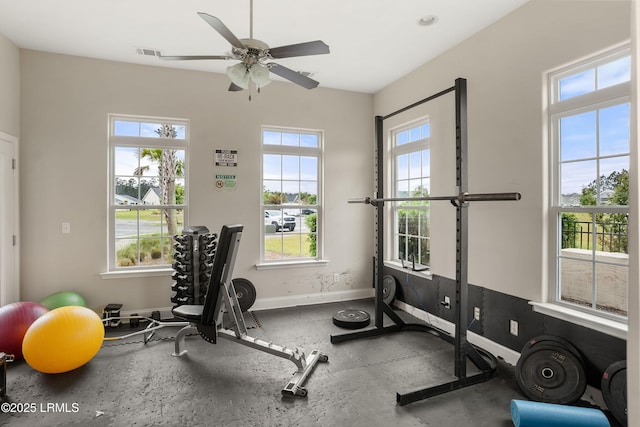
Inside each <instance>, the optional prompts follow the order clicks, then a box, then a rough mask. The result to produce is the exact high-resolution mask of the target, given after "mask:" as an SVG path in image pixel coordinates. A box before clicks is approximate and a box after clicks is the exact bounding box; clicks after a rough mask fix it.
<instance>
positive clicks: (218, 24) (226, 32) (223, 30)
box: [198, 12, 246, 49]
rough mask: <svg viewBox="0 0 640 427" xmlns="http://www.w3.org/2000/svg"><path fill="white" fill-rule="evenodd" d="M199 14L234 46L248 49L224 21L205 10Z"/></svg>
mask: <svg viewBox="0 0 640 427" xmlns="http://www.w3.org/2000/svg"><path fill="white" fill-rule="evenodd" d="M198 15H200V18H202V19H204V20H205V21H206V22H207V24H209V25H211V26H212V27H213V29H214V30H216V31H217V32H219V33H220V35H221V36H222V37H224V38H225V39H227V41H228V42H229V43H231V45H232V46H235V47H237V48H239V49H246V46H245V45H244V44H242V42H241V41H240V40H238V38H237V37H236V36H235V35H234V34H233V33H232V32H231V30H230V29H228V28H227V26H226V25H224V24H223V23H222V21H221V20H220V19H218V18H216V17H215V16H211V15H209V14H207V13H204V12H198Z"/></svg>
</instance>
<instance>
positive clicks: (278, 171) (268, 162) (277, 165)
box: [262, 154, 282, 179]
mask: <svg viewBox="0 0 640 427" xmlns="http://www.w3.org/2000/svg"><path fill="white" fill-rule="evenodd" d="M262 176H263V178H264V179H280V178H282V156H280V155H278V154H265V155H264V156H263V157H262Z"/></svg>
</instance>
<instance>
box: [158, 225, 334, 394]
mask: <svg viewBox="0 0 640 427" xmlns="http://www.w3.org/2000/svg"><path fill="white" fill-rule="evenodd" d="M242 229H243V226H242V225H224V226H223V227H222V231H221V232H220V238H219V241H218V248H217V250H216V255H215V257H214V261H213V269H212V271H211V277H210V279H209V287H208V289H207V293H206V296H205V301H204V305H180V306H177V307H174V308H173V309H172V310H171V311H172V313H173V315H174V316H175V317H177V318H179V319H183V320H187V321H189V324H188V325H187V326H185V327H183V328H182V329H180V331H178V334H177V335H176V339H175V351H174V353H173V356H182V355H183V354H185V353H187V350H186V349H184V344H185V338H186V336H187V335H189V334H195V333H197V334H199V335H200V336H201V337H202V338H203V339H204V340H205V341H207V342H210V343H212V344H215V343H216V339H217V338H218V337H220V338H225V339H228V340H231V341H234V342H237V343H239V344H242V345H246V346H248V347H252V348H255V349H256V350H259V351H264V352H265V353H269V354H272V355H274V356H278V357H282V358H284V359H288V360H291V361H292V362H293V363H294V364H295V365H296V367H297V368H298V370H297V371H296V372H295V373H294V375H293V378H292V379H291V380H290V381H289V382H288V383H287V385H286V386H285V387H284V388H283V389H282V395H283V396H285V397H294V396H306V395H307V390H306V389H305V388H304V387H303V385H304V382H305V380H306V379H307V377H308V376H309V375H310V374H311V372H312V371H313V369H314V367H315V365H316V364H317V363H318V362H319V361H320V362H326V361H328V357H327V356H326V355H324V354H321V353H320V352H319V351H318V350H313V351H312V352H311V354H310V355H309V356H305V354H304V352H302V351H300V350H299V349H298V348H296V349H294V350H291V349H289V348H287V347H281V346H279V345H275V344H273V343H272V342H267V341H262V340H260V339H257V338H253V337H250V336H248V335H247V326H246V324H245V321H244V316H243V315H242V310H241V309H240V304H239V303H238V298H237V297H236V291H235V288H234V286H233V282H232V281H231V276H232V274H233V267H234V264H235V260H236V255H237V252H238V247H239V245H240V237H241V236H242ZM225 312H226V313H228V314H229V316H230V317H231V324H232V326H231V327H230V329H226V328H224V327H223V316H224V314H225Z"/></svg>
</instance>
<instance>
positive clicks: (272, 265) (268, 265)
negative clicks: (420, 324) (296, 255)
mask: <svg viewBox="0 0 640 427" xmlns="http://www.w3.org/2000/svg"><path fill="white" fill-rule="evenodd" d="M327 264H329V260H328V259H319V260H312V261H289V262H263V263H260V264H256V270H273V269H278V268H297V267H320V266H325V265H327Z"/></svg>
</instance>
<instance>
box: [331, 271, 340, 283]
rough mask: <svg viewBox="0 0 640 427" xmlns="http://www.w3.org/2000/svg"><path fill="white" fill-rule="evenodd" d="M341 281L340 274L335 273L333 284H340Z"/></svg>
mask: <svg viewBox="0 0 640 427" xmlns="http://www.w3.org/2000/svg"><path fill="white" fill-rule="evenodd" d="M339 281H340V273H333V283H338V282H339Z"/></svg>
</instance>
